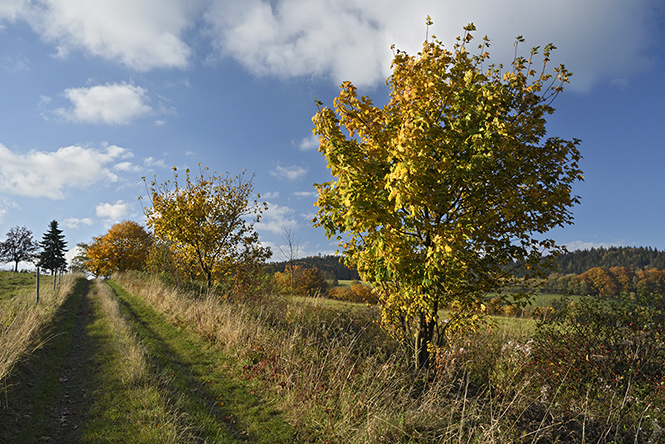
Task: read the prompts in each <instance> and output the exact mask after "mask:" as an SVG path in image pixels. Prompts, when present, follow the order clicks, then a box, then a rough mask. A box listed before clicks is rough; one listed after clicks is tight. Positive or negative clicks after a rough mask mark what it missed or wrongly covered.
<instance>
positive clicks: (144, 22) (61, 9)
mask: <svg viewBox="0 0 665 444" xmlns="http://www.w3.org/2000/svg"><path fill="white" fill-rule="evenodd" d="M28 4H29V2H25V3H24V4H23V5H24V6H25V7H24V8H23V11H22V13H23V14H22V15H23V17H24V18H25V19H26V20H28V21H29V23H30V24H31V26H32V27H33V28H34V29H35V30H36V31H37V32H39V33H40V34H41V35H42V37H43V38H44V39H45V40H46V41H48V42H51V43H53V44H55V45H56V46H57V49H58V54H59V55H60V56H62V57H65V56H67V55H68V53H69V52H71V51H73V50H83V51H84V52H86V53H88V54H91V55H94V56H97V57H101V58H104V59H107V60H112V61H116V62H119V63H121V64H124V65H126V66H128V67H130V68H132V69H135V70H139V71H146V70H150V69H153V68H184V67H186V66H187V64H188V59H189V57H190V56H191V52H192V51H191V49H190V48H189V46H188V45H187V44H186V43H185V42H184V40H183V37H182V34H183V33H184V32H185V31H186V30H187V29H188V28H189V27H190V26H192V24H193V20H194V18H195V16H196V15H197V14H198V13H199V12H200V9H199V5H200V4H201V2H199V1H196V0H194V1H192V0H96V1H94V2H90V1H80V0H43V1H41V2H34V3H33V4H32V6H31V7H30V8H28ZM16 14H17V13H16Z"/></svg>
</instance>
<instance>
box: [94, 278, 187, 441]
mask: <svg viewBox="0 0 665 444" xmlns="http://www.w3.org/2000/svg"><path fill="white" fill-rule="evenodd" d="M93 297H94V299H95V301H96V304H97V306H98V308H99V310H100V316H99V321H98V322H97V324H96V328H98V329H101V331H104V337H105V338H107V339H106V341H104V343H103V347H104V353H105V355H106V359H107V361H106V365H105V366H104V367H103V368H104V370H103V375H102V381H103V385H104V387H106V392H105V394H104V395H103V396H102V397H101V398H100V400H99V402H98V406H97V409H96V414H95V417H94V419H93V420H92V421H91V423H90V424H88V427H87V432H86V437H87V438H88V439H90V440H92V441H95V442H96V441H97V440H103V441H106V440H113V439H117V442H122V441H126V440H127V439H132V440H133V441H134V442H159V443H166V444H168V443H173V444H175V443H181V442H191V441H192V436H193V435H192V433H191V432H192V428H191V426H190V425H189V423H188V422H189V421H188V419H187V415H186V414H185V413H183V409H182V406H181V405H180V404H181V403H180V402H179V400H177V399H169V396H168V395H167V394H168V393H169V390H168V386H169V384H170V376H169V375H165V374H161V373H160V372H158V371H157V370H156V369H155V368H154V367H153V366H152V365H151V364H150V362H149V361H150V356H149V353H148V350H147V348H146V347H145V346H144V345H143V344H142V342H141V341H140V339H139V337H138V336H137V334H136V333H135V331H134V329H133V328H132V326H131V324H130V322H129V320H128V318H127V315H126V313H124V312H123V309H122V308H121V306H120V303H119V301H118V298H117V297H116V295H115V294H114V293H113V290H112V289H111V288H110V287H109V286H108V285H107V284H105V283H103V282H101V281H96V282H95V286H94V290H93ZM111 424H113V426H111ZM137 424H139V425H140V427H137ZM128 431H131V433H132V434H131V435H129V436H128V435H124V434H123V433H126V432H128Z"/></svg>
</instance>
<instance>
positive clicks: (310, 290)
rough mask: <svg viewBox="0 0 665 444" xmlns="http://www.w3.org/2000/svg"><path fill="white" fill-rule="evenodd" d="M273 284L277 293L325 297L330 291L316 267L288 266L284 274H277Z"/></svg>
mask: <svg viewBox="0 0 665 444" xmlns="http://www.w3.org/2000/svg"><path fill="white" fill-rule="evenodd" d="M273 282H274V291H275V292H276V293H283V294H284V293H292V294H297V295H303V296H320V295H325V294H326V293H327V291H328V283H327V282H326V280H325V278H324V276H323V274H322V273H321V271H319V269H318V268H316V267H312V268H305V267H302V266H301V265H287V266H286V268H285V270H284V272H283V273H280V272H277V273H275V275H274V276H273Z"/></svg>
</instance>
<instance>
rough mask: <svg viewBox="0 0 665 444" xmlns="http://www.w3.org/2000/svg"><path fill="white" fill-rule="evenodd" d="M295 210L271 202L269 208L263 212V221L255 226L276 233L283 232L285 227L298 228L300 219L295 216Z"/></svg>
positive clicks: (258, 229) (257, 228)
mask: <svg viewBox="0 0 665 444" xmlns="http://www.w3.org/2000/svg"><path fill="white" fill-rule="evenodd" d="M293 213H294V210H293V209H292V208H289V207H285V206H281V205H277V204H269V205H268V210H267V211H266V212H265V213H263V217H262V218H261V221H260V222H258V223H256V224H255V225H254V227H255V228H256V230H257V231H259V232H261V231H264V232H266V231H267V232H270V233H274V234H280V235H281V234H282V233H283V232H284V227H287V228H289V227H290V228H296V227H297V226H298V221H296V219H295V218H294V216H293Z"/></svg>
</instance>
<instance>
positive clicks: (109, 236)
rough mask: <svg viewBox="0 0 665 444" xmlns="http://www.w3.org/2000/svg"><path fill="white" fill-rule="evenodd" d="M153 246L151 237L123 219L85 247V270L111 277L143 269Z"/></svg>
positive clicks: (129, 221) (143, 230) (143, 229)
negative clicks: (118, 272) (114, 274)
mask: <svg viewBox="0 0 665 444" xmlns="http://www.w3.org/2000/svg"><path fill="white" fill-rule="evenodd" d="M151 246H152V236H151V235H150V233H148V232H147V231H146V230H145V228H143V227H142V226H141V225H140V224H138V223H137V222H134V221H131V220H125V221H123V222H119V223H117V224H115V225H113V226H112V227H111V228H110V229H109V231H108V232H107V233H106V234H105V235H103V236H99V237H95V238H93V241H92V243H91V244H89V245H87V246H85V247H84V249H85V250H86V256H87V260H86V262H85V267H86V269H87V270H88V271H90V272H91V273H93V274H94V275H96V276H110V275H111V274H112V273H114V272H116V271H120V272H122V271H127V270H142V269H143V268H144V267H145V264H146V260H147V258H148V253H149V251H150V248H151Z"/></svg>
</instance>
